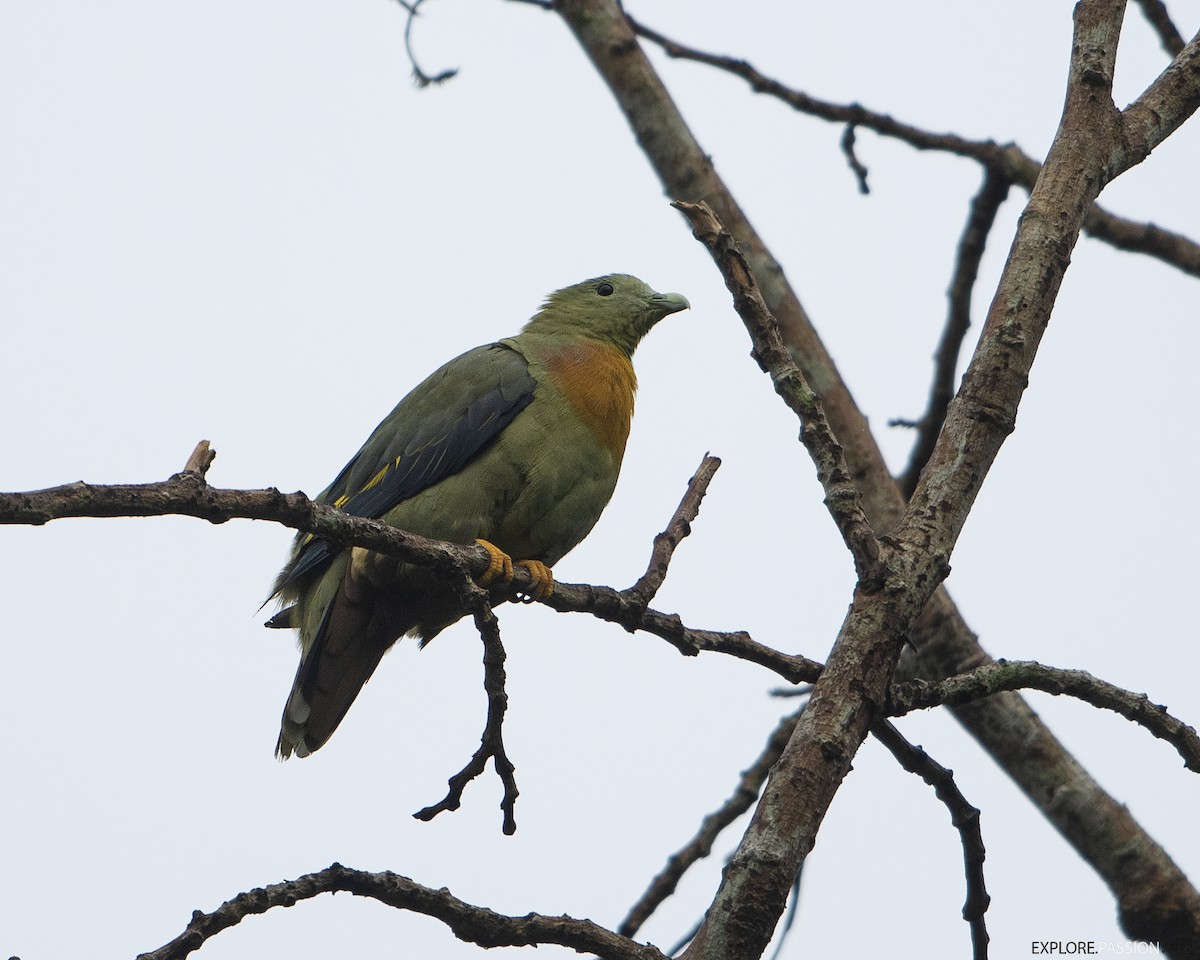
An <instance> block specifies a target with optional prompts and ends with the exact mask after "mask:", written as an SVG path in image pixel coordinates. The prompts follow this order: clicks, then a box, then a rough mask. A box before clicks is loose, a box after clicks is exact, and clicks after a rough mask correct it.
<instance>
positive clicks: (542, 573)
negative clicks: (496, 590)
mask: <svg viewBox="0 0 1200 960" xmlns="http://www.w3.org/2000/svg"><path fill="white" fill-rule="evenodd" d="M475 542H476V543H477V544H479V545H480V546H481V547H483V549H484V550H486V551H487V552H488V568H487V569H486V570H485V571H484V572H483V574H482V576H480V577H479V581H478V582H479V585H480V586H481V587H486V586H487V585H488V584H489V583H492V582H496V583H508V582H509V581H511V580H512V578H513V568H514V567H521V568H523V569H525V570H527V571H528V572H529V576H530V577H531V578H532V579H533V588H532V589H531V590H530V591H529V592H528V593H526V594H522V596H521V600H523V601H524V602H526V603H532V602H533V601H535V600H545V599H546V598H547V597H549V596H550V595H551V594H552V593H554V573H553V572H552V571H551V570H550V568H549V567H548V566H546V565H545V564H544V563H542V561H541V560H518V561H517V562H516V563H515V564H514V563H513V559H512V557H510V556H509V555H508V554H507V553H505V552H504V551H503V550H501V549H500V548H499V547H497V546H496V545H495V544H494V543H489V542H488V541H487V540H481V539H476V541H475Z"/></svg>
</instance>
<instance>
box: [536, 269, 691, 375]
mask: <svg viewBox="0 0 1200 960" xmlns="http://www.w3.org/2000/svg"><path fill="white" fill-rule="evenodd" d="M690 306H691V304H689V303H688V301H687V297H684V296H682V295H681V294H678V293H657V292H656V291H654V290H652V289H651V288H650V287H649V286H648V285H647V284H645V283H643V282H642V281H641V280H639V279H638V278H637V277H631V276H629V274H627V273H610V274H607V275H605V276H603V277H596V278H594V279H592V280H585V281H583V283H577V284H575V285H574V286H571V287H564V288H563V289H562V290H556V291H555V292H554V293H552V294H550V296H548V297H547V298H546V302H545V304H543V305H542V309H541V310H539V311H538V312H537V313H536V314H535V315H534V316H533V319H532V320H530V321H529V323H528V324H526V326H525V330H526V331H528V332H531V333H539V334H543V333H545V334H559V333H562V334H569V335H572V336H585V337H591V338H593V339H596V340H603V341H605V342H607V343H611V344H613V345H614V346H617V347H620V348H621V349H622V350H624V351H625V352H626V353H628V354H630V355H632V354H633V351H634V348H635V347H636V346H637V345H638V343H639V342H640V341H641V339H642V337H644V336H645V335H646V334H647V333H649V332H650V328H651V327H653V326H654V325H655V324H656V323H658V321H659V320H661V319H662V318H663V317H665V316H667V314H670V313H676V312H678V311H680V310H687V309H688V308H689V307H690Z"/></svg>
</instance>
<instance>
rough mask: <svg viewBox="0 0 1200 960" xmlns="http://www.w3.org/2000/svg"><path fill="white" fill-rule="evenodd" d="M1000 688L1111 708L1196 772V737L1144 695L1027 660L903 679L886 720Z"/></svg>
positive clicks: (1199, 740) (1199, 767)
mask: <svg viewBox="0 0 1200 960" xmlns="http://www.w3.org/2000/svg"><path fill="white" fill-rule="evenodd" d="M1004 690H1040V691H1042V692H1043V693H1050V694H1054V695H1055V696H1062V695H1066V696H1069V697H1076V698H1077V699H1079V700H1083V701H1085V702H1087V703H1090V704H1091V705H1092V706H1094V707H1099V708H1100V709H1102V710H1112V711H1114V712H1116V713H1119V714H1120V715H1121V716H1123V717H1125V719H1127V720H1132V721H1133V722H1134V723H1137V724H1140V725H1141V726H1143V727H1145V728H1146V729H1147V730H1149V731H1150V732H1151V733H1152V734H1154V736H1156V737H1158V738H1159V739H1160V740H1165V741H1167V743H1169V744H1171V746H1173V747H1174V748H1175V749H1176V750H1177V751H1179V755H1180V756H1181V757H1183V762H1184V766H1186V767H1187V768H1188V769H1189V770H1192V771H1194V772H1196V773H1200V736H1198V735H1197V733H1196V731H1195V729H1193V728H1192V727H1190V726H1188V725H1187V724H1186V723H1184V722H1183V721H1182V720H1178V719H1176V718H1175V717H1173V716H1171V715H1170V714H1169V713H1168V712H1167V708H1166V707H1165V706H1163V705H1162V704H1157V703H1152V702H1151V701H1150V698H1149V697H1147V696H1146V695H1145V694H1144V693H1134V692H1132V691H1130V690H1123V689H1122V688H1121V687H1118V686H1114V685H1113V684H1111V683H1108V682H1106V681H1104V680H1101V679H1099V678H1098V677H1094V676H1092V674H1090V673H1088V672H1087V671H1086V670H1063V669H1060V668H1058V667H1048V666H1046V665H1045V664H1041V663H1036V662H1034V661H1030V660H996V661H995V662H994V663H985V664H984V665H983V666H980V667H976V668H975V669H974V670H970V671H968V672H967V673H960V674H958V675H957V676H953V677H948V678H947V679H945V680H938V681H932V680H909V681H907V682H905V683H898V684H895V685H893V687H892V689H891V690H890V691H889V692H888V709H887V714H888V716H892V717H902V716H904V714H906V713H911V712H912V711H914V710H926V709H928V708H929V707H936V706H939V705H945V706H956V705H958V704H963V703H971V702H972V701H975V700H980V699H982V698H984V697H990V696H991V695H992V694H994V693H1000V692H1001V691H1004Z"/></svg>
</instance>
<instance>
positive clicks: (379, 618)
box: [275, 564, 404, 760]
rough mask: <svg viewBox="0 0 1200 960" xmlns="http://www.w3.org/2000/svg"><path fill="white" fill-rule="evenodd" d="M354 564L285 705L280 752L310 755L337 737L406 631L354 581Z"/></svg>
mask: <svg viewBox="0 0 1200 960" xmlns="http://www.w3.org/2000/svg"><path fill="white" fill-rule="evenodd" d="M350 566H351V565H350V564H347V565H346V567H347V568H346V572H345V575H344V577H343V579H342V582H341V585H340V586H339V588H338V590H337V592H336V593H335V594H334V597H333V599H332V600H331V602H330V604H329V607H328V609H327V610H326V612H325V616H324V617H323V618H322V620H321V625H320V627H319V628H318V630H317V633H316V636H315V637H314V638H313V642H312V644H311V645H309V646H308V648H307V650H306V651H305V654H304V656H303V657H302V659H301V660H300V666H299V668H298V669H297V670H296V679H295V680H294V681H293V683H292V691H291V693H290V694H289V695H288V699H287V703H286V705H285V706H284V708H283V721H282V723H281V725H280V730H279V740H278V742H277V743H276V745H275V754H276V756H278V757H279V758H280V759H281V760H286V759H287V758H288V757H290V756H291V755H292V754H293V753H294V754H296V756H299V757H307V756H308V755H309V754H310V753H312V752H313V751H315V750H317V749H319V748H320V747H321V745H322V744H324V743H325V741H326V740H328V739H329V738H330V736H332V734H333V731H334V730H336V729H337V727H338V724H339V723H341V722H342V718H343V717H344V716H346V712H347V711H348V710H349V709H350V705H351V704H352V703H354V698H355V697H357V696H358V692H359V691H360V690H361V689H362V688H363V685H364V684H365V683H366V682H367V681H368V680H369V679H370V678H371V674H372V673H374V672H375V668H376V667H377V666H379V661H380V660H381V659H382V658H383V655H384V653H386V652H387V650H388V648H389V647H390V646H391V645H392V643H394V642H395V640H396V638H397V637H398V636H399V635H400V634H401V633H403V632H404V631H403V629H400V630H398V631H397V630H393V629H392V628H391V626H390V623H389V621H390V620H392V618H391V617H389V616H388V609H387V607H386V605H385V604H382V603H377V602H376V599H375V595H374V592H373V591H370V590H366V591H364V590H361V589H360V588H358V585H356V584H355V583H353V582H352V580H351V577H350Z"/></svg>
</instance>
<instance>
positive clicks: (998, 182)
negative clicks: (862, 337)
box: [890, 168, 1009, 499]
mask: <svg viewBox="0 0 1200 960" xmlns="http://www.w3.org/2000/svg"><path fill="white" fill-rule="evenodd" d="M1008 188H1009V182H1008V181H1007V180H1004V179H1002V178H1001V177H999V176H997V175H996V174H995V173H994V172H993V171H992V170H991V169H989V168H985V169H984V174H983V184H982V185H981V186H980V188H979V192H978V193H977V194H975V196H974V198H973V199H972V200H971V211H970V213H969V215H968V216H967V224H966V226H965V227H964V228H963V234H962V237H961V239H960V240H959V241H958V255H957V257H956V258H955V262H954V276H953V278H952V279H951V281H950V290H949V292H948V294H947V295H948V297H949V300H950V306H949V310H948V312H947V314H946V326H945V328H944V329H943V330H942V338H941V340H940V341H939V342H938V346H937V351H936V352H935V353H934V369H933V383H932V385H931V387H930V390H929V405H928V406H927V407H926V410H925V413H924V414H922V416H921V419H920V420H917V421H916V422H915V423H911V424H909V423H904V422H901V421H892V422H891V424H890V425H896V426H914V427H916V428H917V439H916V442H915V443H914V444H913V450H912V453H911V454H910V456H909V460H908V466H907V467H905V469H904V472H903V473H902V474H900V476H899V477H897V482H898V483H899V484H900V492H901V493H902V494H903V495H904V497H905V499H907V498H909V497H911V496H912V492H913V490H914V489H915V488H916V486H917V477H918V476H920V473H921V468H922V467H924V466H925V462H926V461H927V460H928V459H929V455H930V454H931V453H932V452H933V445H934V443H935V442H936V441H937V437H938V434H939V433H940V432H941V429H942V423H943V422H944V421H945V419H946V408H947V407H948V406H949V405H950V401H951V399H953V397H954V391H955V387H956V385H957V381H956V377H955V374H956V372H957V371H958V358H959V354H960V353H961V351H962V344H963V340H964V339H965V338H966V335H967V331H968V330H969V329H970V327H971V296H972V294H973V293H974V291H975V280H976V279H977V278H978V276H979V264H980V262H981V261H982V260H983V251H984V248H985V247H986V246H987V237H988V234H989V233H990V232H991V230H992V225H993V224H994V223H995V222H996V214H997V213H998V212H999V210H1000V205H1001V204H1002V203H1004V200H1005V198H1006V197H1007V196H1008Z"/></svg>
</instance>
